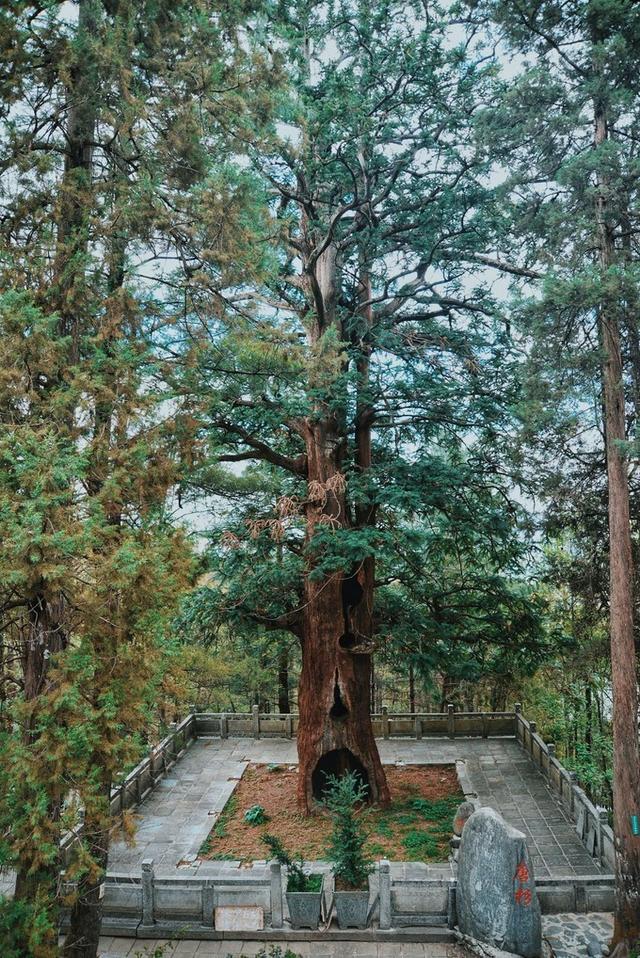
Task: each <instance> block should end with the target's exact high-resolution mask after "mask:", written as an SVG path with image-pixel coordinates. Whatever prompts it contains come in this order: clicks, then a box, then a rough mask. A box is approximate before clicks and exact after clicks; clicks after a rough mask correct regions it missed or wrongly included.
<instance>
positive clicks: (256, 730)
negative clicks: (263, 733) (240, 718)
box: [251, 705, 260, 738]
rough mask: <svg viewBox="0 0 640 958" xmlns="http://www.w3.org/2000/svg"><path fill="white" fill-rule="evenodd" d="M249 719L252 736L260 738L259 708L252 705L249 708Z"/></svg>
mask: <svg viewBox="0 0 640 958" xmlns="http://www.w3.org/2000/svg"><path fill="white" fill-rule="evenodd" d="M251 721H252V725H253V737H254V738H260V708H259V706H257V705H254V706H253V708H252V710H251Z"/></svg>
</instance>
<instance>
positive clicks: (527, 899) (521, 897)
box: [515, 888, 531, 907]
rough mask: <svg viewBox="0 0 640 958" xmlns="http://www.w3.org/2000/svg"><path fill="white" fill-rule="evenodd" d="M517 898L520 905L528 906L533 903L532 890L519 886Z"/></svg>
mask: <svg viewBox="0 0 640 958" xmlns="http://www.w3.org/2000/svg"><path fill="white" fill-rule="evenodd" d="M515 898H516V903H517V904H518V905H524V906H525V907H528V906H529V905H530V904H531V892H530V890H529V889H528V888H517V889H516V894H515Z"/></svg>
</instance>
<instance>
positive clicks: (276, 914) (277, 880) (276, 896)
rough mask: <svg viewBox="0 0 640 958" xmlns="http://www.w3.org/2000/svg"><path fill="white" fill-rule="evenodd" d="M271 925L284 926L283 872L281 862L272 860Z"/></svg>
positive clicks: (270, 868) (273, 926) (270, 867)
mask: <svg viewBox="0 0 640 958" xmlns="http://www.w3.org/2000/svg"><path fill="white" fill-rule="evenodd" d="M269 870H270V873H271V927H272V928H282V872H281V868H280V862H271V865H270V866H269Z"/></svg>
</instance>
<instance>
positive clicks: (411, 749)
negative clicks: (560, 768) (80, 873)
mask: <svg viewBox="0 0 640 958" xmlns="http://www.w3.org/2000/svg"><path fill="white" fill-rule="evenodd" d="M378 747H379V749H380V754H381V758H382V761H383V763H385V764H395V763H397V762H404V763H405V764H408V765H413V764H416V765H422V764H425V765H430V764H433V765H441V764H454V763H455V762H456V761H463V762H465V767H466V775H467V778H468V782H469V783H470V785H471V787H472V789H473V791H475V792H476V794H477V796H478V798H479V800H480V802H481V803H482V804H483V805H491V806H492V807H493V808H494V809H495V810H496V811H498V812H499V813H500V814H501V815H502V816H503V817H504V818H505V819H506V820H507V821H508V822H509V823H510V824H512V825H514V826H515V827H516V828H518V829H520V830H521V831H523V832H524V834H525V835H526V836H527V842H528V845H529V849H530V852H531V855H532V859H533V866H534V870H535V875H536V878H538V879H540V878H570V877H575V876H581V875H597V874H601V873H602V869H601V867H600V865H599V863H598V862H597V861H595V860H594V859H593V858H592V857H591V856H590V855H589V854H588V852H587V851H586V849H585V847H584V845H583V844H582V842H581V841H580V840H579V838H578V836H577V834H576V831H575V827H574V825H573V823H572V822H571V821H570V820H569V819H568V818H567V816H566V814H565V812H564V809H563V808H562V806H561V805H560V803H559V801H558V799H557V798H556V796H555V795H554V793H553V792H552V791H551V790H550V789H549V788H548V786H547V784H546V782H545V779H544V778H543V776H542V775H541V774H540V772H539V771H538V770H537V768H536V767H535V765H534V764H533V762H532V761H531V760H530V758H529V757H528V755H527V754H526V752H525V751H524V750H523V749H522V748H521V747H520V745H519V744H518V743H517V742H516V741H515V739H509V738H490V739H473V738H469V739H465V738H457V739H454V740H448V739H427V738H424V739H421V740H415V739H388V740H380V741H378ZM251 762H263V763H271V762H275V763H278V764H295V763H296V762H297V751H296V743H295V740H286V739H276V738H274V739H264V738H262V739H259V740H253V739H247V738H238V739H232V738H228V739H219V738H199V739H197V740H196V741H195V742H193V744H192V745H191V746H190V748H189V749H188V751H187V752H186V754H185V755H184V756H183V758H182V759H180V761H179V762H178V763H177V764H176V765H175V766H174V768H173V769H172V770H171V772H170V774H169V776H168V777H166V778H164V779H163V780H162V781H161V782H160V783H159V785H158V786H157V788H156V789H154V791H153V792H151V794H150V795H149V796H148V797H147V798H146V799H145V801H144V802H143V803H142V805H140V806H139V808H137V809H136V814H137V815H138V816H139V825H138V829H137V833H136V844H135V846H133V847H127V846H126V845H125V844H124V843H122V842H115V843H114V844H113V845H112V847H111V850H110V854H109V870H110V871H117V872H127V871H129V872H132V873H138V874H139V872H140V868H141V864H142V860H143V859H145V858H153V859H154V862H155V865H156V867H157V868H158V869H162V870H166V869H169V868H171V867H174V868H175V867H177V866H179V865H180V864H183V865H185V866H191V868H194V867H197V863H196V862H195V859H196V858H197V854H198V851H199V849H200V846H201V844H202V842H203V841H204V839H205V838H206V837H207V835H208V834H209V832H210V830H211V828H212V827H213V824H214V823H215V820H216V817H217V815H219V813H220V812H221V811H222V809H223V808H224V806H225V804H226V802H227V800H228V798H229V796H230V795H231V794H232V792H233V789H234V787H235V784H236V781H237V780H238V779H239V778H240V776H241V775H242V773H243V771H244V769H245V768H246V766H247V764H248V763H251ZM259 799H260V796H259V795H256V801H259Z"/></svg>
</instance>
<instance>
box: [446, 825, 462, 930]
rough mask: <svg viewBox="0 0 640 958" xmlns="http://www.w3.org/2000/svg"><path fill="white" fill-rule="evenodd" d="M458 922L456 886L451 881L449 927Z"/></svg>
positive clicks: (448, 913) (448, 894)
mask: <svg viewBox="0 0 640 958" xmlns="http://www.w3.org/2000/svg"><path fill="white" fill-rule="evenodd" d="M459 840H460V839H458V841H459ZM457 924H458V912H457V910H456V886H455V882H453V881H452V882H451V884H450V885H449V887H448V889H447V928H455V927H456V925H457Z"/></svg>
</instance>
